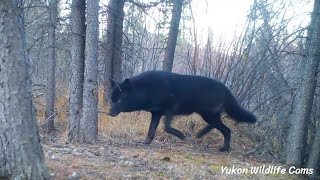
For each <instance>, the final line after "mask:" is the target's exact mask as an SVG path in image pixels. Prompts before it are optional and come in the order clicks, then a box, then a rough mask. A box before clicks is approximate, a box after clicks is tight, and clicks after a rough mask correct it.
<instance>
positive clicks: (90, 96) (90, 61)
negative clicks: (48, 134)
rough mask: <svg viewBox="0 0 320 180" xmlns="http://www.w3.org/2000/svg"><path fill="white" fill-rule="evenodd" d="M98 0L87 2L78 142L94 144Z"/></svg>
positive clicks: (96, 101)
mask: <svg viewBox="0 0 320 180" xmlns="http://www.w3.org/2000/svg"><path fill="white" fill-rule="evenodd" d="M98 16H99V0H88V1H87V19H86V22H87V29H86V43H85V70H84V85H83V112H82V118H81V121H80V136H79V138H80V140H79V141H80V142H83V143H95V142H96V141H97V131H98V107H97V106H98V104H97V103H98V94H97V91H98V90H97V88H98V35H99V30H98V29H99V20H98Z"/></svg>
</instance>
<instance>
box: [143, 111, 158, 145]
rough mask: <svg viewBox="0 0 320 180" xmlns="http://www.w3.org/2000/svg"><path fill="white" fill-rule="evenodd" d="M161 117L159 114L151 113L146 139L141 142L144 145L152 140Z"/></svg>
mask: <svg viewBox="0 0 320 180" xmlns="http://www.w3.org/2000/svg"><path fill="white" fill-rule="evenodd" d="M161 115H162V114H161V113H159V112H151V122H150V126H149V131H148V135H147V137H146V140H145V141H144V142H143V143H144V144H150V143H151V141H152V140H153V138H154V136H155V134H156V130H157V127H158V125H159V122H160V118H161Z"/></svg>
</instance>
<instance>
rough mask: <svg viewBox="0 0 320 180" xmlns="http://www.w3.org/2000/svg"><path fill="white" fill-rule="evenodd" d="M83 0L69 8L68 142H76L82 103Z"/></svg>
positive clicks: (84, 27)
mask: <svg viewBox="0 0 320 180" xmlns="http://www.w3.org/2000/svg"><path fill="white" fill-rule="evenodd" d="M85 10H86V1H85V0H73V1H72V7H71V23H72V24H71V26H72V27H71V28H72V45H71V62H70V70H71V81H70V87H69V90H70V103H69V114H70V117H69V132H68V141H73V140H75V141H78V140H79V131H80V119H81V113H82V101H83V81H84V58H85V55H84V51H85V33H86V25H85Z"/></svg>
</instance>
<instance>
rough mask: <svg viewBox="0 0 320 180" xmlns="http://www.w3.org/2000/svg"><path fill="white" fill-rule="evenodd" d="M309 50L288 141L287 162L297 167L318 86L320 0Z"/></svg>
mask: <svg viewBox="0 0 320 180" xmlns="http://www.w3.org/2000/svg"><path fill="white" fill-rule="evenodd" d="M307 49H308V52H307V56H306V61H307V62H306V63H307V67H306V75H305V77H304V81H303V82H302V83H303V84H302V87H301V90H300V91H299V94H298V100H297V105H296V106H295V108H294V115H293V116H292V119H291V127H290V131H289V135H288V141H287V153H286V154H287V157H286V162H287V163H288V164H293V165H296V166H301V163H302V150H303V137H304V135H305V133H307V132H306V131H305V130H306V128H305V126H306V124H307V122H308V121H309V120H310V114H311V109H312V104H313V99H314V93H315V89H316V84H317V71H318V67H319V60H320V0H315V2H314V7H313V12H312V15H311V23H310V26H309V30H308V40H307Z"/></svg>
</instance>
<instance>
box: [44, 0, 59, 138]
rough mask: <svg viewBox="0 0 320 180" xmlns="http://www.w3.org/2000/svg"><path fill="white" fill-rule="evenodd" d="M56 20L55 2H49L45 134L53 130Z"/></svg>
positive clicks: (51, 0)
mask: <svg viewBox="0 0 320 180" xmlns="http://www.w3.org/2000/svg"><path fill="white" fill-rule="evenodd" d="M56 19H57V0H50V2H49V25H50V26H49V32H48V42H49V50H48V77H47V85H46V88H47V95H46V111H45V112H46V113H45V118H46V133H47V134H49V133H50V132H51V131H52V130H53V129H54V115H55V112H54V101H55V91H56V83H55V72H56V33H55V30H56Z"/></svg>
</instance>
